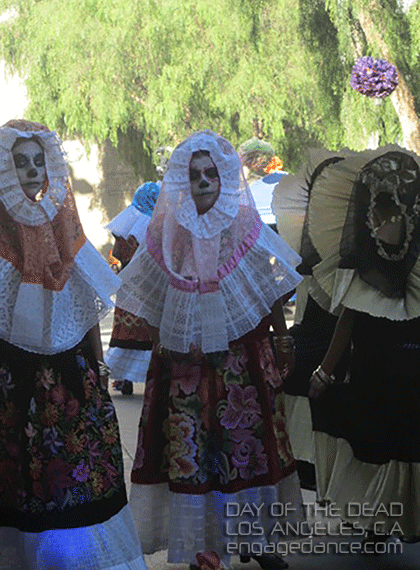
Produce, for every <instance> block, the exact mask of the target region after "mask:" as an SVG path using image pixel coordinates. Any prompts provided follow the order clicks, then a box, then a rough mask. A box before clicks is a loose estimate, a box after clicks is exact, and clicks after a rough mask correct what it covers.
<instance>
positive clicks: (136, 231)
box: [106, 204, 150, 243]
mask: <svg viewBox="0 0 420 570" xmlns="http://www.w3.org/2000/svg"><path fill="white" fill-rule="evenodd" d="M149 222H150V216H147V215H146V214H143V213H142V212H140V211H139V210H137V208H136V207H135V206H132V205H131V204H130V206H128V207H127V208H125V210H123V211H122V212H120V213H119V214H118V215H117V216H115V218H114V219H113V220H111V221H110V222H109V224H108V225H107V226H106V229H107V230H109V231H110V232H111V233H112V234H113V235H114V236H116V237H122V238H124V239H128V238H129V237H130V236H133V237H135V238H136V240H137V241H138V243H140V242H142V241H143V240H144V238H145V237H146V230H147V226H148V225H149Z"/></svg>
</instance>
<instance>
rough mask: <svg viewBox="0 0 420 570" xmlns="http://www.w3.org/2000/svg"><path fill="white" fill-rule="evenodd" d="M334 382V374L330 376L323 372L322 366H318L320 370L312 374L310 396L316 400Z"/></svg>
mask: <svg viewBox="0 0 420 570" xmlns="http://www.w3.org/2000/svg"><path fill="white" fill-rule="evenodd" d="M334 380H335V378H334V376H333V375H332V374H331V376H329V375H328V374H327V373H326V372H324V371H323V370H322V368H321V366H318V368H317V369H316V370H314V372H313V373H312V376H311V380H310V383H311V386H310V388H309V392H308V396H309V397H310V398H314V399H315V400H316V399H317V398H319V397H320V396H321V395H322V394H323V393H324V392H325V390H326V389H327V388H328V387H329V386H331V384H332V383H333V382H334Z"/></svg>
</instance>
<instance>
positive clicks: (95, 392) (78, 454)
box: [0, 341, 145, 570]
mask: <svg viewBox="0 0 420 570" xmlns="http://www.w3.org/2000/svg"><path fill="white" fill-rule="evenodd" d="M96 367H97V363H96V361H95V359H94V358H93V355H92V354H91V352H90V348H89V345H88V344H87V343H86V342H85V341H82V343H80V345H78V346H77V347H75V348H74V349H72V350H69V351H66V352H64V353H61V354H57V355H47V356H46V355H40V354H35V353H28V352H26V351H23V350H21V349H18V348H16V347H14V346H12V345H10V344H8V343H6V342H5V341H0V547H2V548H3V549H4V548H8V547H12V546H15V547H16V549H17V555H18V556H22V557H23V558H24V559H23V560H22V562H21V563H22V564H24V563H28V564H29V565H28V566H24V567H25V568H37V569H38V570H41V569H43V568H50V566H49V565H48V564H49V562H48V561H51V564H52V562H53V561H54V563H55V564H56V566H51V568H52V567H60V568H61V569H64V568H67V567H68V568H75V567H77V568H79V567H80V568H82V567H83V568H86V569H88V568H95V569H97V568H117V567H118V568H119V567H120V566H119V565H121V564H126V563H131V564H132V565H131V566H127V565H122V566H121V568H133V569H134V568H145V566H144V562H143V559H142V554H141V548H140V544H139V542H138V537H137V536H134V534H133V532H131V531H130V525H131V526H133V523H132V517H131V513H130V510H129V508H128V506H127V499H126V491H125V485H124V477H123V461H122V452H121V443H120V437H119V429H118V423H117V418H116V415H115V410H114V407H113V405H112V402H111V399H110V397H109V394H108V392H107V391H106V390H103V389H102V388H101V386H100V384H99V380H98V376H97V369H96ZM95 369H96V371H95ZM101 527H102V531H101ZM113 527H115V528H117V527H118V528H120V530H121V529H122V528H123V529H124V530H125V532H127V535H128V536H129V535H130V533H131V538H128V541H127V545H124V544H123V545H122V546H123V548H120V549H118V548H116V550H114V553H113V554H112V556H109V557H108V558H107V557H106V556H104V553H105V549H104V541H105V542H106V540H107V536H108V535H109V532H112V528H113ZM133 528H134V526H133ZM107 529H108V530H107ZM72 531H74V532H72ZM72 536H73V538H74V539H75V542H74V544H73V547H72V548H70V546H71V543H72V540H71V537H72ZM76 536H77V537H78V538H77V540H76ZM76 542H77V543H78V547H77V548H76ZM114 542H115V541H114ZM64 544H68V545H69V550H68V551H67V547H66V548H65V547H64ZM48 545H49V546H48ZM53 545H54V546H53ZM84 547H86V548H84ZM70 550H71V554H70ZM107 550H108V549H107ZM60 556H61V557H60ZM76 563H78V564H80V566H78V565H77V564H76ZM57 564H58V566H57Z"/></svg>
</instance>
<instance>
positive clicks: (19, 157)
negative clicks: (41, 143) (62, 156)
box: [13, 152, 45, 168]
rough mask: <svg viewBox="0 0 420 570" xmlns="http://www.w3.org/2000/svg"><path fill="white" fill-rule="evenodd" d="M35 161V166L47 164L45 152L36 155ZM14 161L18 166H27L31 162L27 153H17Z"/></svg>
mask: <svg viewBox="0 0 420 570" xmlns="http://www.w3.org/2000/svg"><path fill="white" fill-rule="evenodd" d="M33 161H34V165H35V166H38V167H41V166H45V156H44V154H43V153H42V152H41V153H39V154H37V155H36V156H35V157H34V159H33ZM13 162H14V163H15V167H16V168H25V166H27V165H28V164H29V162H30V157H29V156H26V155H25V154H15V155H14V156H13Z"/></svg>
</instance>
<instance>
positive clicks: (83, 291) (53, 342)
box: [0, 120, 119, 354]
mask: <svg viewBox="0 0 420 570" xmlns="http://www.w3.org/2000/svg"><path fill="white" fill-rule="evenodd" d="M33 137H35V138H36V140H37V141H38V142H39V144H40V145H41V146H42V147H43V150H44V156H45V166H46V173H47V180H46V184H44V188H43V190H42V192H41V196H40V199H39V200H36V201H32V200H30V199H29V198H27V196H26V195H25V193H24V192H23V190H22V188H21V186H20V183H19V179H18V176H17V172H16V169H15V166H14V162H13V155H12V148H13V145H14V143H15V141H16V139H18V138H28V139H30V138H33ZM0 226H1V231H0V276H1V278H0V337H1V338H3V339H4V340H6V341H8V342H10V343H12V344H14V345H15V346H18V347H20V348H23V349H25V350H28V351H32V352H38V353H40V354H54V353H58V352H61V351H64V350H67V349H69V348H71V347H73V346H75V345H76V344H77V343H78V342H79V341H80V340H81V339H82V338H83V336H84V335H85V334H86V332H87V331H88V330H89V329H90V328H92V327H93V326H94V325H95V324H97V323H98V322H99V319H100V318H102V317H103V316H104V314H105V313H106V312H107V311H108V310H109V309H110V308H111V307H112V303H111V300H110V294H112V293H113V292H115V291H116V289H117V288H118V284H119V280H118V278H117V277H115V276H114V274H113V272H112V271H111V270H110V269H109V268H108V266H107V264H106V263H105V261H104V260H103V259H102V257H101V256H100V255H99V253H98V252H97V251H96V250H95V248H94V247H93V246H92V245H91V244H90V243H89V241H88V240H87V239H86V237H85V235H84V233H83V229H82V226H81V223H80V220H79V216H78V213H77V208H76V204H75V200H74V197H73V193H72V191H71V187H70V183H69V179H68V167H67V164H66V161H65V158H64V154H63V151H62V148H61V142H60V139H59V138H58V136H57V134H56V133H55V132H50V131H49V130H48V129H47V127H45V126H43V125H40V124H38V123H32V122H29V121H23V120H18V121H9V122H8V123H6V125H4V126H3V127H1V128H0Z"/></svg>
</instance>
